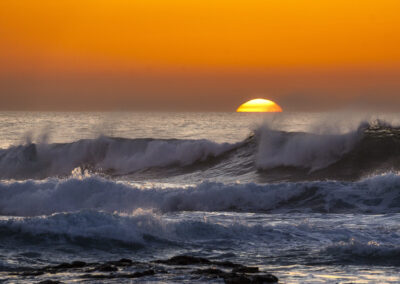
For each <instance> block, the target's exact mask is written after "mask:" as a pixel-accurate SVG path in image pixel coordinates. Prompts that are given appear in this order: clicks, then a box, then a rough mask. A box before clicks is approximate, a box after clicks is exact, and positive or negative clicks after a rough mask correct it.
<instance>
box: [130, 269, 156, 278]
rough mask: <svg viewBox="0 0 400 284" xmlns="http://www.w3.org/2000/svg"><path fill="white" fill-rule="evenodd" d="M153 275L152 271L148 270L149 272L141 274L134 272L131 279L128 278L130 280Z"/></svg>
mask: <svg viewBox="0 0 400 284" xmlns="http://www.w3.org/2000/svg"><path fill="white" fill-rule="evenodd" d="M154 274H155V272H154V270H153V269H149V270H145V271H142V272H135V273H133V274H131V275H132V277H130V278H138V277H143V276H150V275H154Z"/></svg>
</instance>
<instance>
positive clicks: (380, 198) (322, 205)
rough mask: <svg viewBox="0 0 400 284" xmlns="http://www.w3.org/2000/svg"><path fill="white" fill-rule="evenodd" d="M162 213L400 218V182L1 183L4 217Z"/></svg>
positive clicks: (390, 177)
mask: <svg viewBox="0 0 400 284" xmlns="http://www.w3.org/2000/svg"><path fill="white" fill-rule="evenodd" d="M139 208H142V209H151V210H153V211H157V212H177V211H239V212H271V213H288V212H304V213H309V212H323V213H390V212H400V176H399V175H398V174H395V173H389V174H385V175H378V176H374V177H371V178H367V179H364V180H361V181H358V182H340V181H315V182H297V183H293V182H281V183H275V184H266V185H259V184H255V183H246V184H223V183H216V182H204V183H201V184H199V185H196V186H190V187H185V186H182V187H179V186H178V187H169V188H163V187H161V186H157V185H151V186H150V185H149V186H146V187H143V186H141V185H131V184H127V183H122V182H115V181H111V180H107V179H103V178H100V177H88V178H83V179H75V178H68V179H56V178H52V179H48V180H44V181H32V180H30V181H24V182H1V183H0V215H15V216H37V215H43V214H52V213H57V212H73V211H77V210H83V209H94V210H102V211H105V212H125V213H130V212H132V211H134V210H136V209H139Z"/></svg>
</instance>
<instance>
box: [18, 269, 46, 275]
mask: <svg viewBox="0 0 400 284" xmlns="http://www.w3.org/2000/svg"><path fill="white" fill-rule="evenodd" d="M43 274H44V271H42V270H34V271H24V272H22V273H21V274H19V275H21V276H39V275H43Z"/></svg>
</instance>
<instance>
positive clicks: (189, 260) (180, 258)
mask: <svg viewBox="0 0 400 284" xmlns="http://www.w3.org/2000/svg"><path fill="white" fill-rule="evenodd" d="M155 262H156V263H162V264H167V265H191V264H212V262H211V261H209V260H208V259H206V258H202V257H195V256H189V255H177V256H174V257H171V258H170V259H166V260H156V261H155Z"/></svg>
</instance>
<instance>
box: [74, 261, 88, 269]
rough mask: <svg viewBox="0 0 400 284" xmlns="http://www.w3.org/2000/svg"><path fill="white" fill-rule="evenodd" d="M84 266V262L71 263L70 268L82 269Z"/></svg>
mask: <svg viewBox="0 0 400 284" xmlns="http://www.w3.org/2000/svg"><path fill="white" fill-rule="evenodd" d="M85 266H86V262H84V261H73V262H72V263H71V268H82V267H85Z"/></svg>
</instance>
